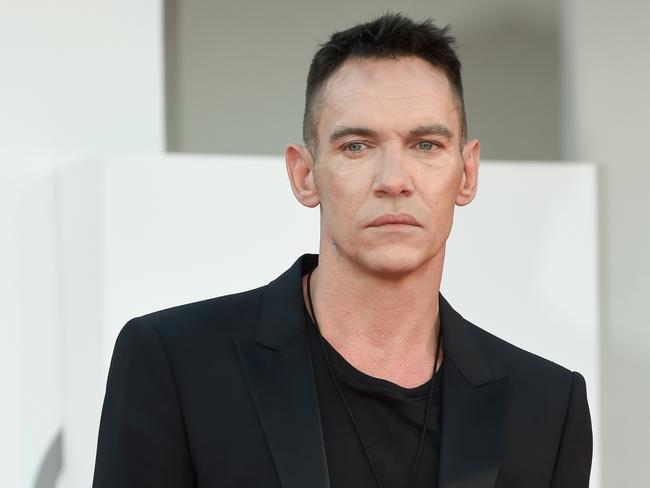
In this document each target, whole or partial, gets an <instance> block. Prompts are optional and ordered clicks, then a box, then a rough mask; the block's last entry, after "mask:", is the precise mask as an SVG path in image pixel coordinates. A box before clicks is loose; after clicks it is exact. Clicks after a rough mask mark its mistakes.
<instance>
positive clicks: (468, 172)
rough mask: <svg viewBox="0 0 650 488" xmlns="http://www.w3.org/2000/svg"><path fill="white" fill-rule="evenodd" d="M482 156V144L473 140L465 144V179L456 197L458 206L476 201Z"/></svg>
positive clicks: (463, 155)
mask: <svg viewBox="0 0 650 488" xmlns="http://www.w3.org/2000/svg"><path fill="white" fill-rule="evenodd" d="M480 156H481V144H480V142H479V141H478V139H472V140H471V141H467V142H466V143H465V144H463V150H462V157H463V178H462V181H461V184H460V188H459V189H458V194H457V195H456V205H458V206H461V207H462V206H463V205H467V204H468V203H470V202H471V201H472V200H474V196H475V195H476V190H477V185H478V165H479V159H480Z"/></svg>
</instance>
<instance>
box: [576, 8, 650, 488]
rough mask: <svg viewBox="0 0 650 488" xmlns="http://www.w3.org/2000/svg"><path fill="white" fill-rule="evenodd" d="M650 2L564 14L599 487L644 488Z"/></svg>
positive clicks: (648, 405) (649, 438)
mask: <svg viewBox="0 0 650 488" xmlns="http://www.w3.org/2000/svg"><path fill="white" fill-rule="evenodd" d="M648 19H650V3H649V2H647V1H644V0H623V1H621V2H617V3H616V6H615V7H614V8H613V7H612V4H611V3H609V2H605V1H603V0H570V1H568V2H566V4H565V6H564V13H563V20H564V29H563V31H564V52H565V73H566V97H565V100H564V106H565V109H566V118H565V120H566V130H565V148H566V149H565V150H566V154H567V157H571V158H577V159H584V160H589V161H593V162H595V163H597V165H598V172H599V176H600V178H599V180H600V182H601V184H600V188H599V207H600V214H601V231H600V242H601V250H602V252H601V268H602V280H601V284H602V285H601V296H602V297H603V301H602V306H601V314H602V318H603V326H602V331H601V334H602V371H603V387H602V392H603V397H602V404H603V416H604V417H603V420H604V424H603V425H604V431H603V459H604V460H605V464H604V467H603V469H604V473H603V474H604V486H608V487H609V486H612V487H625V488H627V487H630V488H636V487H640V486H646V485H647V484H648V469H647V468H648V460H647V458H648V454H649V453H650V414H649V413H648V412H650V381H649V380H648V372H649V371H650V318H649V314H648V309H647V307H648V299H649V298H650V256H649V250H650V191H648V182H649V181H650V152H649V151H648V148H647V145H648V134H649V133H650V115H649V114H650V91H649V90H648V87H650V61H649V54H648V53H650V30H649V29H648V25H647V24H648Z"/></svg>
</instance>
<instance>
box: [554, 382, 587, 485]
mask: <svg viewBox="0 0 650 488" xmlns="http://www.w3.org/2000/svg"><path fill="white" fill-rule="evenodd" d="M592 448H593V439H592V432H591V416H590V415H589V405H588V404H587V389H586V386H585V379H584V378H583V377H582V375H581V374H580V373H575V372H574V373H573V382H572V385H571V394H570V397H569V406H568V407H567V412H566V417H565V420H564V430H563V433H562V440H561V442H560V447H559V450H558V456H557V459H556V461H555V469H554V471H553V481H552V482H551V488H588V486H589V473H590V471H591V456H592Z"/></svg>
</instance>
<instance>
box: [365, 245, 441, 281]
mask: <svg viewBox="0 0 650 488" xmlns="http://www.w3.org/2000/svg"><path fill="white" fill-rule="evenodd" d="M431 258H432V256H428V255H425V253H423V252H422V250H421V249H417V250H416V249H412V248H404V247H402V246H395V247H392V246H391V247H388V248H383V249H373V250H371V251H367V252H364V253H362V254H360V255H358V260H357V261H358V262H359V264H360V265H361V266H362V267H363V268H365V269H366V270H367V271H369V272H370V273H372V274H376V275H378V276H382V277H386V278H389V277H393V278H396V279H397V278H400V277H403V276H405V275H408V274H410V273H412V272H413V271H416V270H417V269H419V268H420V267H422V266H423V265H425V264H426V263H427V262H429V261H430V260H431Z"/></svg>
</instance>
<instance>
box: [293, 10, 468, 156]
mask: <svg viewBox="0 0 650 488" xmlns="http://www.w3.org/2000/svg"><path fill="white" fill-rule="evenodd" d="M448 31H449V25H447V26H445V27H437V26H436V25H434V23H433V20H431V19H426V20H424V21H423V22H419V23H418V22H414V21H413V20H411V19H410V18H408V17H406V16H405V15H402V14H400V13H388V14H384V15H382V16H381V17H378V18H376V19H374V20H372V21H370V22H366V23H363V24H358V25H355V26H354V27H351V28H349V29H346V30H344V31H340V32H335V33H334V34H332V36H331V37H330V39H329V40H328V41H327V42H326V43H324V44H322V45H321V46H320V48H319V49H318V51H317V52H316V54H315V55H314V58H313V59H312V61H311V65H310V67H309V74H308V75H307V90H306V94H305V113H304V118H303V125H302V137H303V140H304V142H305V144H306V145H307V147H308V148H309V149H310V151H311V152H312V154H314V155H315V154H316V152H315V151H316V146H317V142H318V134H317V129H316V125H317V123H316V119H317V111H318V105H319V103H320V100H319V97H320V95H321V93H322V88H323V86H324V84H325V82H326V81H327V79H328V78H329V77H330V76H331V75H332V74H333V73H334V71H336V69H337V68H338V67H339V66H341V65H342V64H343V63H344V62H345V61H346V60H348V59H350V58H356V59H364V58H374V59H385V58H397V57H400V56H416V57H420V58H422V59H424V60H425V61H428V62H429V63H431V64H432V65H433V66H436V67H438V68H441V69H442V70H443V71H444V72H445V74H446V75H447V78H448V79H449V83H450V85H451V88H452V91H453V94H454V95H455V97H456V99H457V103H458V112H459V115H460V119H461V142H462V141H464V140H465V138H466V137H467V117H466V115H465V102H464V100H463V82H462V80H461V76H460V61H459V59H458V56H457V55H456V52H455V51H454V46H455V44H456V39H455V38H454V37H452V36H451V35H449V34H448Z"/></svg>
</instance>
